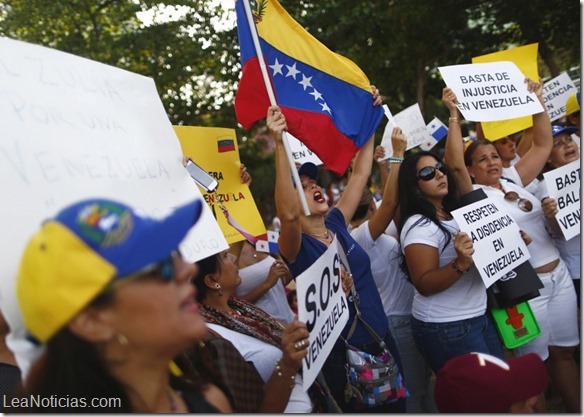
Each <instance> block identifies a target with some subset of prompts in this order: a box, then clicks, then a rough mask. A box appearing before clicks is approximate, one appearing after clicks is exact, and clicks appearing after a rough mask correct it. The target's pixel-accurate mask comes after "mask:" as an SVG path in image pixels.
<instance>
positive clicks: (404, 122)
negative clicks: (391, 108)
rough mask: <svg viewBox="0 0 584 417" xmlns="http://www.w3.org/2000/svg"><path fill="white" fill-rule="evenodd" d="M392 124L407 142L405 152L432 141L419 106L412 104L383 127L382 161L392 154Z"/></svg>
mask: <svg viewBox="0 0 584 417" xmlns="http://www.w3.org/2000/svg"><path fill="white" fill-rule="evenodd" d="M394 124H395V125H396V126H399V127H400V128H401V130H402V132H403V134H404V136H405V137H406V139H407V141H408V144H407V146H406V150H407V149H412V148H415V147H416V146H418V145H420V144H422V143H426V142H428V141H429V140H432V136H431V135H430V134H429V133H428V130H427V129H426V122H425V121H424V117H423V116H422V112H421V110H420V106H419V105H418V103H415V104H412V105H411V106H409V107H408V108H406V109H404V110H402V111H401V112H399V113H398V114H396V115H395V116H393V121H392V120H391V119H390V121H389V122H388V123H387V124H386V125H385V130H384V131H383V138H382V139H381V146H383V148H384V149H385V157H384V158H383V159H387V158H389V157H390V156H391V155H392V153H393V150H392V149H393V148H392V145H391V132H392V130H393V128H394Z"/></svg>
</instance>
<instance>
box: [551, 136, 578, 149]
mask: <svg viewBox="0 0 584 417" xmlns="http://www.w3.org/2000/svg"><path fill="white" fill-rule="evenodd" d="M572 142H574V138H573V137H572V136H570V135H567V136H560V137H559V138H557V139H556V140H554V148H558V147H560V146H562V145H563V144H566V145H568V144H570V143H572Z"/></svg>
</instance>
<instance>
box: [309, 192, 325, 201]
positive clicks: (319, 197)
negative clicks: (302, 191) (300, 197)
mask: <svg viewBox="0 0 584 417" xmlns="http://www.w3.org/2000/svg"><path fill="white" fill-rule="evenodd" d="M312 198H314V201H316V202H317V203H324V202H325V201H326V200H325V198H324V194H323V193H321V192H320V191H315V192H314V194H313V195H312Z"/></svg>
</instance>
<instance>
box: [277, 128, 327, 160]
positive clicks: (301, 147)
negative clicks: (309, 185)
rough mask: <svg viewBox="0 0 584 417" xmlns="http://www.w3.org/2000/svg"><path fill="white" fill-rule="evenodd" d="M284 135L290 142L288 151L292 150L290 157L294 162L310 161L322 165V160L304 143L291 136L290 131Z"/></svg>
mask: <svg viewBox="0 0 584 417" xmlns="http://www.w3.org/2000/svg"><path fill="white" fill-rule="evenodd" d="M286 137H287V138H288V143H289V144H290V151H291V152H292V157H293V158H294V162H297V163H299V164H303V163H305V162H312V163H313V164H314V165H317V166H318V165H322V161H321V160H320V158H319V157H318V156H316V154H315V153H314V152H312V151H311V150H310V149H308V148H307V147H306V145H305V144H304V143H302V142H300V141H299V140H298V139H297V138H296V137H294V136H292V134H291V133H290V132H286Z"/></svg>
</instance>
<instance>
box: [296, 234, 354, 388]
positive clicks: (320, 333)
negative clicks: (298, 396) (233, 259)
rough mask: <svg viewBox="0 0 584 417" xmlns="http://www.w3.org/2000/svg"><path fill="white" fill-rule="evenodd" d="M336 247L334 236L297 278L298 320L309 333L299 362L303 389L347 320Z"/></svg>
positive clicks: (308, 385) (314, 375) (308, 384)
mask: <svg viewBox="0 0 584 417" xmlns="http://www.w3.org/2000/svg"><path fill="white" fill-rule="evenodd" d="M337 246H338V245H337V238H336V236H335V239H334V241H333V243H332V244H331V245H330V246H329V248H328V249H327V251H326V252H325V253H324V254H323V255H322V256H321V257H320V258H318V260H317V261H316V262H315V263H314V264H313V265H312V266H311V267H310V268H308V269H307V270H306V271H304V272H303V273H302V274H300V275H299V276H298V277H297V278H296V291H297V294H298V319H299V320H300V321H303V322H304V323H306V327H307V328H308V331H309V333H310V337H309V343H310V345H309V347H308V355H307V356H306V357H305V358H304V360H303V361H302V372H303V374H302V375H303V381H304V385H303V387H304V391H306V390H308V388H309V387H310V385H312V383H313V382H314V380H315V379H316V376H317V375H318V373H319V372H320V369H321V368H322V365H323V364H324V361H325V360H326V358H327V357H328V355H329V353H330V352H331V350H332V348H333V346H334V344H335V342H336V341H337V339H338V338H339V336H340V335H341V332H342V330H343V328H344V327H345V325H346V324H347V322H348V321H349V308H348V304H347V298H346V297H345V293H344V292H343V288H342V285H341V270H340V261H339V254H338V250H337Z"/></svg>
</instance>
